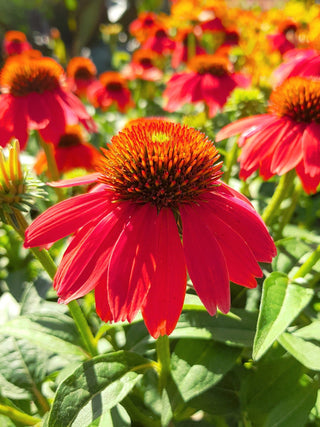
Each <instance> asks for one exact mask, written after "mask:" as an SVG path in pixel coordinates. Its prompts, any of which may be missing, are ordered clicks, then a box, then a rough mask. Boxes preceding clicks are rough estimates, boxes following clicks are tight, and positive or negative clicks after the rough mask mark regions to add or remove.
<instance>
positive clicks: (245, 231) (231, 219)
mask: <svg viewBox="0 0 320 427" xmlns="http://www.w3.org/2000/svg"><path fill="white" fill-rule="evenodd" d="M206 198H207V200H208V202H209V203H208V207H209V208H210V209H212V211H213V213H215V214H216V215H218V216H219V217H220V218H223V221H224V222H226V223H227V224H228V225H229V226H230V227H232V228H233V229H234V230H236V232H237V233H238V234H240V236H241V237H242V238H243V239H244V240H245V241H246V242H247V244H248V246H249V248H250V249H251V250H252V252H253V254H254V256H255V258H256V260H257V261H260V262H271V260H272V258H273V257H274V256H275V255H276V253H277V250H276V247H275V245H274V243H273V240H272V238H271V237H270V234H269V232H268V229H267V227H266V226H265V224H264V222H263V221H262V219H261V217H260V216H259V215H258V214H257V212H256V211H255V210H254V209H253V208H252V207H250V205H248V203H245V202H244V201H243V200H241V198H240V197H239V198H236V197H229V196H227V195H226V194H225V193H221V192H220V187H217V188H216V189H215V191H213V192H211V193H209V194H206Z"/></svg>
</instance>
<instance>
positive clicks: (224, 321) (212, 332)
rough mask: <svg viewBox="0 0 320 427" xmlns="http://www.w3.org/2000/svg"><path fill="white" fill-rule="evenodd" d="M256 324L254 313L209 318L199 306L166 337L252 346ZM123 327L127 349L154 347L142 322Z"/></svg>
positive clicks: (239, 311)
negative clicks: (150, 345)
mask: <svg viewBox="0 0 320 427" xmlns="http://www.w3.org/2000/svg"><path fill="white" fill-rule="evenodd" d="M190 305H192V304H190ZM190 305H189V304H188V305H187V307H188V306H189V307H190ZM256 323H257V314H256V313H253V312H250V311H247V310H243V309H236V308H235V309H232V312H230V313H228V314H222V313H218V314H217V315H216V316H214V317H212V316H210V314H209V313H208V312H207V311H206V310H205V309H203V306H202V308H200V307H197V308H196V309H193V308H192V309H190V310H189V309H187V310H184V311H183V312H182V314H181V316H180V319H179V321H178V324H177V326H176V328H175V329H174V331H173V332H172V334H171V335H170V336H169V338H170V339H176V338H197V339H205V340H212V339H214V340H215V341H219V342H223V343H226V344H232V345H237V346H241V347H252V343H253V338H254V334H255V330H256ZM125 328H126V330H127V331H126V336H127V343H126V349H128V350H133V351H139V352H140V351H141V352H142V351H146V350H147V349H148V345H149V344H152V345H153V343H154V340H153V338H151V337H150V334H149V333H148V331H147V329H146V327H145V325H144V323H143V322H136V323H132V324H130V325H125Z"/></svg>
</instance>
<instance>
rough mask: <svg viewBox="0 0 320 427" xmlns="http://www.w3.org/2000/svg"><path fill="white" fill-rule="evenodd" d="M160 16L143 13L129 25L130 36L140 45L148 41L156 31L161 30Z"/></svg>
mask: <svg viewBox="0 0 320 427" xmlns="http://www.w3.org/2000/svg"><path fill="white" fill-rule="evenodd" d="M160 26H161V24H160V22H159V15H158V14H157V13H154V12H141V13H139V15H138V17H137V19H135V20H134V21H132V22H131V24H130V25H129V32H130V34H131V35H132V36H133V37H135V38H136V39H137V40H138V41H139V42H140V43H143V42H145V41H146V40H148V38H149V36H150V35H151V34H152V32H154V30H156V29H158V28H160Z"/></svg>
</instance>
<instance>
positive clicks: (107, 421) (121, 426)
mask: <svg viewBox="0 0 320 427" xmlns="http://www.w3.org/2000/svg"><path fill="white" fill-rule="evenodd" d="M76 421H77V420H75V422H74V423H73V424H72V426H73V427H76V425H77V424H76ZM103 426H108V427H129V426H131V420H130V417H129V415H128V413H127V411H126V410H125V409H124V408H123V407H122V406H121V405H117V406H115V407H114V408H112V409H110V411H107V412H105V413H104V414H103V415H101V417H99V418H97V419H96V420H95V421H93V422H92V423H91V424H90V425H88V427H103ZM79 427H83V424H80V425H79Z"/></svg>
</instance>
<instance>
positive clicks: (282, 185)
mask: <svg viewBox="0 0 320 427" xmlns="http://www.w3.org/2000/svg"><path fill="white" fill-rule="evenodd" d="M295 176H296V172H295V170H294V169H292V170H291V171H289V172H288V173H286V174H284V175H282V176H281V178H280V181H279V183H278V186H277V188H276V190H275V192H274V194H273V196H272V198H271V200H270V202H269V204H268V206H267V207H266V209H265V211H264V212H263V214H262V219H263V221H264V222H265V224H266V225H270V224H271V223H272V220H273V218H274V217H275V215H276V214H277V213H278V210H279V208H280V205H281V202H282V201H283V200H284V199H285V198H286V196H287V193H288V189H289V188H290V184H292V182H293V180H294V178H295Z"/></svg>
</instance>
